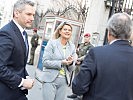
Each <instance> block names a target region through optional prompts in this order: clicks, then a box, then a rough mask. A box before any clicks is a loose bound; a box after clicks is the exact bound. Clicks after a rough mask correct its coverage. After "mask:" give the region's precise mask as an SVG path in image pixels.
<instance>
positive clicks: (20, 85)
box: [18, 78, 24, 87]
mask: <svg viewBox="0 0 133 100" xmlns="http://www.w3.org/2000/svg"><path fill="white" fill-rule="evenodd" d="M23 83H24V79H23V78H22V81H21V83H20V84H19V86H18V87H22V85H23Z"/></svg>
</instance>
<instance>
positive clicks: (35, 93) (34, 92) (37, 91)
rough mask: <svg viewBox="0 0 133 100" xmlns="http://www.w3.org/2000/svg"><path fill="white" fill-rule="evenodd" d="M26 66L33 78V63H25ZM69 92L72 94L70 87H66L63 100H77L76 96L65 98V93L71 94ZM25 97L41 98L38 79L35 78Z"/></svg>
mask: <svg viewBox="0 0 133 100" xmlns="http://www.w3.org/2000/svg"><path fill="white" fill-rule="evenodd" d="M26 68H27V71H28V73H29V75H30V76H31V77H32V78H35V70H36V67H35V66H33V65H28V64H27V65H26ZM71 94H72V90H71V88H70V87H68V88H67V93H66V97H65V100H79V99H78V98H77V99H70V98H67V95H71ZM27 97H28V100H43V99H42V84H41V83H40V82H39V81H37V80H36V79H35V84H34V86H33V88H32V89H31V90H29V94H28V96H27Z"/></svg>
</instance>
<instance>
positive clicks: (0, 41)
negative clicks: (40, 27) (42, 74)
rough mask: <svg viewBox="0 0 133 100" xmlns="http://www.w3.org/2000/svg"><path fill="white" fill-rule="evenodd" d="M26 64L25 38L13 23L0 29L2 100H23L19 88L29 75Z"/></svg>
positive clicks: (0, 89)
mask: <svg viewBox="0 0 133 100" xmlns="http://www.w3.org/2000/svg"><path fill="white" fill-rule="evenodd" d="M26 62H27V56H26V46H25V43H24V40H23V37H22V35H21V32H20V30H19V29H18V27H17V26H16V25H15V23H14V22H13V21H11V22H9V23H8V24H7V25H5V26H4V27H3V28H1V29H0V98H1V99H0V100H21V99H20V97H21V96H23V95H24V91H22V90H20V88H18V86H19V84H20V83H21V79H22V78H25V77H26V76H27V75H28V73H27V72H26V69H25V66H26ZM25 93H27V90H25ZM18 98H19V99H18Z"/></svg>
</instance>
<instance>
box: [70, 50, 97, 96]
mask: <svg viewBox="0 0 133 100" xmlns="http://www.w3.org/2000/svg"><path fill="white" fill-rule="evenodd" d="M95 74H96V60H95V57H94V53H93V51H92V50H90V52H89V53H88V54H87V56H86V57H85V59H84V60H83V63H82V65H81V66H80V72H79V74H78V75H77V76H75V78H74V80H73V82H72V91H73V93H75V94H78V95H83V94H84V93H86V92H87V91H89V85H90V84H91V83H92V80H93V78H94V76H95Z"/></svg>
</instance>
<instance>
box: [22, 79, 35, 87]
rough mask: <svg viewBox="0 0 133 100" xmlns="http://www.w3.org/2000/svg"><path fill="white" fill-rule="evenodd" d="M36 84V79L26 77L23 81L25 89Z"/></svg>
mask: <svg viewBox="0 0 133 100" xmlns="http://www.w3.org/2000/svg"><path fill="white" fill-rule="evenodd" d="M33 85H34V79H31V78H27V79H24V82H23V85H22V86H23V88H25V89H31V88H32V87H33Z"/></svg>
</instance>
